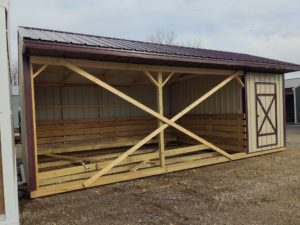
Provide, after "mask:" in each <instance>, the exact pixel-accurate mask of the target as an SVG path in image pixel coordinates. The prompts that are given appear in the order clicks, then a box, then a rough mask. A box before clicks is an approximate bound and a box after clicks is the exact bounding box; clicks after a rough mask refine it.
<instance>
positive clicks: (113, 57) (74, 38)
mask: <svg viewBox="0 0 300 225" xmlns="http://www.w3.org/2000/svg"><path fill="white" fill-rule="evenodd" d="M19 35H20V36H21V37H22V38H23V40H24V43H25V48H27V50H28V49H29V50H31V51H30V52H31V54H35V55H45V54H46V55H47V54H49V55H51V56H53V55H57V54H58V55H59V56H69V57H75V58H78V57H83V58H93V57H92V56H93V55H98V57H97V58H98V59H101V60H108V61H121V62H130V63H149V64H160V65H162V64H163V65H173V66H193V67H200V66H207V67H214V66H217V67H218V68H229V67H232V68H243V69H246V70H262V71H276V72H293V71H299V70H300V65H296V64H292V63H287V62H282V61H278V60H273V59H268V58H263V57H258V56H253V55H248V54H241V53H233V52H225V51H216V50H208V49H200V48H190V47H182V46H174V45H163V44H155V43H149V42H142V41H133V40H125V39H119V38H110V37H103V36H95V35H87V34H78V33H71V32H62V31H56V30H47V29H38V28H29V27H20V28H19ZM25 50H26V49H25ZM47 50H48V51H47ZM43 51H44V52H43ZM100 55H101V56H102V57H100ZM85 56H86V57H85ZM104 56H107V57H104ZM141 59H142V61H141Z"/></svg>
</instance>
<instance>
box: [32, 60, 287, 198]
mask: <svg viewBox="0 0 300 225" xmlns="http://www.w3.org/2000/svg"><path fill="white" fill-rule="evenodd" d="M31 63H32V64H40V65H41V64H42V66H41V67H40V68H39V69H38V70H37V72H35V73H33V69H32V64H31V67H30V68H31V77H32V101H33V105H32V107H33V113H34V115H33V118H34V138H35V153H36V163H37V156H38V153H37V134H36V124H35V102H34V96H35V95H34V82H33V81H34V79H35V78H36V77H37V76H39V75H40V74H41V73H42V72H43V71H44V70H45V69H46V68H47V67H48V65H60V66H65V67H67V68H69V69H70V70H71V71H72V72H73V73H71V74H70V75H67V76H65V77H64V80H66V79H69V77H70V76H72V75H74V74H76V75H80V76H82V77H84V78H86V79H88V80H90V81H91V82H93V83H95V84H97V85H98V86H100V87H102V88H104V89H106V90H107V91H109V92H111V93H113V94H115V95H116V96H118V97H120V98H122V99H123V100H125V101H127V102H129V103H131V104H133V105H134V106H136V107H138V108H139V109H141V110H143V111H145V112H147V113H149V114H150V115H152V116H154V117H155V118H156V119H157V121H158V128H157V129H155V130H154V131H153V132H151V133H150V134H149V135H147V136H146V137H144V138H143V139H142V140H140V141H137V142H135V143H130V144H132V145H133V146H132V147H131V148H129V149H128V150H127V151H125V152H123V153H120V154H116V155H115V158H113V160H111V161H110V162H108V163H102V164H99V163H96V162H97V160H98V158H97V157H86V158H85V157H74V156H63V155H59V154H56V153H52V152H51V151H50V152H48V153H47V152H46V153H45V155H46V156H48V157H52V158H59V159H61V160H63V161H62V162H63V163H67V162H68V161H69V162H82V161H93V160H96V161H95V163H94V164H93V163H92V164H89V166H88V168H82V167H78V169H79V170H82V171H86V170H87V169H88V170H90V169H93V168H94V171H93V172H91V173H89V174H90V175H89V174H88V173H87V174H85V175H83V174H82V176H81V179H86V178H87V179H86V180H84V181H82V180H80V181H74V182H70V183H69V187H66V186H64V184H62V185H60V186H61V187H59V186H58V185H55V187H54V186H53V188H52V187H50V186H49V187H42V188H39V187H37V191H36V192H33V193H32V196H33V197H38V196H43V195H47V194H53V193H60V192H63V191H68V190H76V189H80V187H81V188H82V186H83V187H90V186H96V185H100V184H106V183H112V182H116V181H122V180H128V179H133V178H138V177H143V176H150V175H154V174H161V173H165V172H171V171H177V170H181V169H187V168H193V167H197V166H203V165H209V164H213V163H218V162H225V161H229V160H235V159H240V158H244V157H248V156H247V155H245V154H240V153H236V154H229V153H227V152H225V151H224V150H222V149H220V148H219V147H217V146H215V145H214V144H212V143H210V142H209V141H207V140H205V139H203V138H202V137H199V136H197V135H196V134H194V133H193V132H191V131H190V130H187V129H186V128H184V127H182V126H181V125H179V124H178V123H176V121H177V120H179V119H180V118H181V117H183V116H184V115H186V114H187V113H188V112H190V111H191V110H192V109H194V108H195V107H196V106H198V105H199V104H201V103H202V102H203V101H204V100H206V99H207V98H209V97H210V96H211V95H213V94H214V93H216V92H217V91H218V90H220V89H221V88H222V87H224V86H225V85H226V84H228V83H229V82H230V81H232V80H236V81H237V82H238V83H239V85H240V87H241V88H243V87H244V84H243V82H242V80H241V79H240V78H239V76H241V75H242V72H241V71H232V70H226V71H225V70H213V69H193V68H172V67H165V66H146V65H131V64H126V65H124V64H121V63H105V62H92V61H87V60H73V59H70V60H64V59H60V58H50V57H31ZM80 67H92V68H102V69H108V68H115V69H125V70H134V71H142V72H143V73H144V74H145V75H146V77H147V78H148V79H149V80H150V82H151V83H153V85H154V86H155V87H156V92H157V97H156V98H157V111H154V110H152V109H151V108H149V107H147V106H145V105H144V104H142V103H140V102H139V101H137V100H135V99H133V98H131V97H130V96H128V95H126V94H125V93H123V92H121V91H119V90H118V89H116V88H114V87H112V86H110V85H109V84H107V83H106V82H104V81H103V80H101V79H99V78H98V77H96V76H94V75H92V74H90V73H88V72H86V71H85V70H83V69H81V68H80ZM174 73H187V74H189V75H186V76H183V77H176V78H175V79H172V80H171V78H172V76H173V75H174ZM153 74H155V75H156V76H154V75H153ZM204 74H205V75H208V74H214V75H223V76H226V78H224V80H223V81H222V82H220V83H219V84H217V85H216V86H215V87H213V88H212V89H211V90H210V91H208V92H207V93H206V94H204V95H203V96H201V97H199V98H198V99H196V100H195V101H194V102H192V103H191V104H190V105H189V106H187V107H186V108H184V109H183V110H182V111H181V112H179V113H178V114H177V115H175V116H173V117H172V118H171V119H168V118H167V117H165V116H164V108H163V87H164V86H165V85H167V83H168V82H169V81H170V80H171V82H169V83H172V82H177V81H180V80H184V79H189V78H193V77H196V76H199V75H204ZM169 126H171V127H173V128H175V129H177V130H178V131H179V132H182V133H184V134H186V135H187V136H189V137H191V138H192V139H194V140H196V141H197V142H198V143H199V144H200V145H195V146H191V147H188V148H186V151H187V152H189V151H198V150H199V149H212V150H214V151H215V152H213V153H205V154H203V155H202V156H201V157H200V156H197V155H196V156H185V157H182V159H176V158H172V159H168V160H166V156H167V155H168V156H170V155H171V154H172V153H171V152H172V151H177V152H178V151H179V150H167V151H166V150H165V133H164V131H165V129H166V128H167V127H169ZM155 136H158V146H159V161H158V160H156V159H155V157H156V154H158V153H156V154H154V153H151V152H149V153H147V151H145V156H146V155H147V154H148V155H149V156H148V158H147V157H145V158H144V159H143V160H141V157H144V156H139V155H138V154H137V155H136V154H135V152H136V151H137V150H138V149H140V148H141V147H142V146H143V145H144V144H146V143H148V142H151V140H153V138H154V137H155ZM130 144H129V145H130ZM124 146H125V145H124ZM95 148H96V147H95ZM70 149H71V148H70ZM280 150H282V149H280ZM141 151H142V150H141ZM143 151H144V150H143ZM181 151H184V150H181ZM275 151H278V150H275ZM270 152H271V151H270ZM166 154H167V155H166ZM174 154H176V153H175V152H174ZM180 154H182V153H180ZM215 154H218V155H221V156H216V157H214V156H215ZM206 155H207V157H213V158H209V159H203V157H205V156H206ZM255 155H259V154H253V156H255ZM197 157H198V158H197ZM131 159H136V161H131ZM200 159H201V160H202V161H201V162H200V161H199V162H198V161H197V160H200ZM180 160H181V161H180ZM182 160H187V161H189V160H190V161H191V160H192V161H193V162H191V163H188V164H187V163H181V162H183V161H182ZM195 160H196V161H195ZM128 162H135V163H136V164H135V165H134V166H131V167H130V166H128V165H127V164H126V163H128ZM170 163H171V164H170ZM172 163H177V164H174V165H173V164H172ZM45 165H46V164H45ZM49 165H50V164H49ZM158 165H159V167H153V166H158ZM148 167H149V169H145V168H148ZM152 167H153V168H152ZM36 168H38V165H36ZM128 169H129V172H126V171H128ZM71 170H72V169H71ZM71 170H70V171H71ZM65 171H68V170H65ZM74 171H75V170H74ZM74 171H73V172H74ZM114 171H120V172H121V171H124V173H122V174H120V175H119V174H117V175H114V174H113V173H114ZM47 174H48V175H47ZM47 174H46V173H41V174H37V177H39V179H38V182H42V183H43V184H46V183H47V182H48V181H46V183H45V181H41V180H40V179H41V178H43V177H44V178H47V176H50V173H47ZM106 174H108V175H106ZM111 174H112V175H111ZM71 175H72V174H71ZM103 175H106V176H104V177H102V176H103ZM72 176H73V175H72ZM53 178H55V177H53ZM99 178H101V179H99ZM55 179H56V178H55ZM59 179H60V178H57V180H59ZM38 184H39V183H38ZM55 188H56V190H54V189H55Z"/></svg>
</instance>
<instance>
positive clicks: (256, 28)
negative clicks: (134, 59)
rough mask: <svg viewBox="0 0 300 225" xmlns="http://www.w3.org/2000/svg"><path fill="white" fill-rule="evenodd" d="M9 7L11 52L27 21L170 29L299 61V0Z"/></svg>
mask: <svg viewBox="0 0 300 225" xmlns="http://www.w3.org/2000/svg"><path fill="white" fill-rule="evenodd" d="M10 13H11V14H10V20H11V22H10V23H11V38H12V40H11V46H12V53H13V57H14V58H16V55H17V53H16V52H17V27H18V26H31V27H38V28H47V29H57V30H63V31H71V32H79V33H87V34H94V35H102V36H109V37H118V38H126V39H134V40H142V41H143V40H147V38H148V37H149V35H151V34H154V33H156V32H157V31H165V32H174V33H175V36H176V42H178V43H181V42H194V41H196V42H200V43H201V47H202V48H208V49H216V50H225V51H232V52H241V53H248V54H254V55H258V56H263V57H268V58H273V59H278V60H283V61H287V62H292V63H297V64H300V0H226V1H224V0H209V1H207V0H204V1H203V0H11V5H10ZM292 77H300V73H290V74H287V75H286V78H292Z"/></svg>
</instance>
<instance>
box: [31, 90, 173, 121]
mask: <svg viewBox="0 0 300 225" xmlns="http://www.w3.org/2000/svg"><path fill="white" fill-rule="evenodd" d="M117 88H118V89H119V90H120V91H122V92H124V93H126V94H127V95H129V96H131V97H132V98H134V99H136V100H138V101H140V102H141V103H143V104H145V105H147V106H148V107H150V108H152V109H154V110H156V89H155V88H154V86H127V87H125V86H123V87H117ZM164 93H165V95H164V99H165V114H168V113H169V91H168V88H166V89H165V92H164ZM35 96H36V118H37V120H61V119H66V120H68V119H86V118H105V117H118V116H139V115H147V114H148V113H146V112H144V111H142V110H140V109H138V108H137V107H135V106H133V105H132V104H130V103H128V102H126V101H124V100H122V99H121V98H119V97H118V96H116V95H114V94H112V93H110V92H108V91H106V90H104V89H102V88H100V87H97V86H63V87H60V86H37V87H36V89H35Z"/></svg>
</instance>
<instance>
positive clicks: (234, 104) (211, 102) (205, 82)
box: [170, 76, 243, 114]
mask: <svg viewBox="0 0 300 225" xmlns="http://www.w3.org/2000/svg"><path fill="white" fill-rule="evenodd" d="M222 80H224V77H223V76H199V77H197V78H193V79H189V80H184V81H180V82H177V83H174V84H173V85H171V87H170V89H171V90H170V97H171V113H172V114H176V113H177V112H179V111H180V110H182V109H183V108H185V107H186V106H187V105H189V104H190V103H191V102H192V101H194V100H196V99H197V98H199V97H200V96H202V95H204V94H205V93H206V92H207V91H209V90H210V89H211V88H213V87H214V86H215V85H217V84H218V83H220V82H221V81H222ZM242 112H243V107H242V91H241V88H240V86H239V85H238V83H237V82H236V81H235V80H233V81H231V82H230V83H229V84H227V85H226V86H224V87H223V88H222V89H220V90H219V91H218V92H216V93H215V94H214V95H212V96H211V97H209V98H208V99H207V100H205V101H204V102H203V103H201V104H200V105H199V106H198V107H196V108H195V109H194V110H192V111H191V112H189V113H190V114H207V113H209V114H216V113H222V114H224V113H242Z"/></svg>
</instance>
